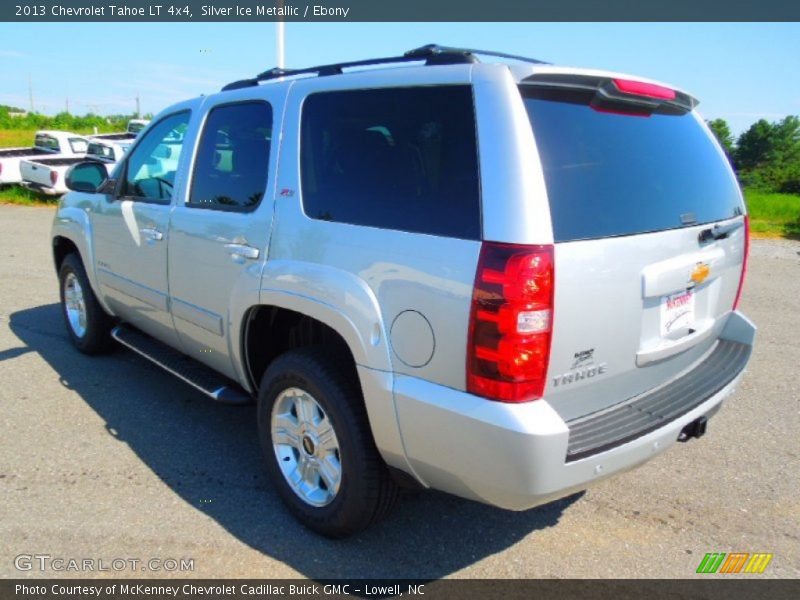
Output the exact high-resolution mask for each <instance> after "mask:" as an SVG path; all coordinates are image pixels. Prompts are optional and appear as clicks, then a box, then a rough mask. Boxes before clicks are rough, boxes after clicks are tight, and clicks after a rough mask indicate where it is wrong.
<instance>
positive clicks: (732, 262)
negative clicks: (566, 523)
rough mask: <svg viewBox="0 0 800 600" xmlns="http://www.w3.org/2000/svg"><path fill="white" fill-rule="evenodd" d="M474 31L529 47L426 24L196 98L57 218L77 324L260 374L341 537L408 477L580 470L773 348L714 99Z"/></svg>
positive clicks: (507, 497)
mask: <svg viewBox="0 0 800 600" xmlns="http://www.w3.org/2000/svg"><path fill="white" fill-rule="evenodd" d="M478 54H481V55H484V54H486V55H490V56H496V57H497V56H499V57H501V58H503V59H508V58H518V57H508V56H506V55H498V54H496V53H495V54H493V53H483V52H478V51H474V50H460V49H452V48H444V47H439V46H426V47H424V48H420V49H417V50H414V51H411V52H409V53H407V54H405V55H403V56H400V57H392V58H387V59H374V60H366V61H359V62H356V63H345V64H336V65H326V66H322V67H314V68H310V69H302V70H297V71H286V70H281V69H273V70H271V71H267V72H265V73H262V74H261V75H259V76H258V77H256V78H253V79H247V80H243V81H238V82H234V83H233V84H230V85H228V86H226V87H225V88H224V89H223V91H221V92H220V93H217V94H213V95H209V96H203V97H200V98H195V99H193V100H188V101H186V102H182V103H179V104H176V105H175V106H172V107H170V108H168V109H167V110H165V111H164V112H163V113H162V114H160V115H159V116H158V117H157V118H156V119H154V120H153V122H152V123H151V124H150V125H149V126H148V127H147V129H146V130H145V131H143V132H142V133H141V134H140V135H139V137H138V138H137V140H136V143H135V145H134V146H133V147H132V148H131V150H130V151H129V152H128V154H127V155H126V157H125V159H124V160H123V161H121V162H120V164H119V165H118V166H117V168H116V170H115V171H114V172H113V173H112V174H111V175H110V176H108V177H107V174H106V169H105V167H104V166H103V165H98V164H97V163H83V164H80V165H78V166H76V167H74V168H73V169H72V171H71V172H70V174H69V186H70V189H71V190H73V191H72V192H71V193H69V194H67V195H66V196H65V197H64V198H63V199H62V200H61V202H60V205H59V208H58V213H57V215H56V217H55V222H54V225H53V237H52V240H53V252H54V258H55V263H56V268H57V270H58V274H59V279H60V287H61V299H62V304H63V312H64V317H65V320H66V324H67V331H68V332H69V335H70V337H71V339H72V342H73V343H74V344H75V346H76V347H77V348H78V349H79V350H80V351H82V352H85V353H87V354H93V353H97V352H100V351H103V350H106V349H107V348H108V347H109V345H110V341H111V340H116V341H117V342H119V343H121V344H123V345H124V346H127V347H128V348H130V349H132V350H134V351H135V352H138V353H139V354H141V355H143V356H144V357H146V358H148V359H149V360H151V361H153V362H155V363H156V364H158V365H160V366H162V367H163V368H165V369H166V370H168V371H170V372H171V373H173V374H175V375H176V376H178V377H180V378H182V379H184V380H185V381H186V382H188V383H189V384H191V385H193V386H194V387H196V388H197V389H199V390H200V391H202V392H205V393H206V394H208V395H209V396H211V397H212V398H214V399H216V400H219V401H221V402H228V403H242V402H247V401H250V400H251V399H252V398H256V399H257V402H258V408H257V423H254V426H257V427H258V432H259V434H260V438H261V443H262V447H263V451H264V456H265V458H266V464H267V468H268V470H269V472H270V474H271V477H272V480H273V482H274V485H275V488H276V490H277V491H278V493H279V494H280V496H281V497H282V498H283V500H284V501H285V503H286V504H287V506H288V507H289V509H290V510H291V512H292V513H293V514H294V515H295V516H296V517H297V518H299V519H300V521H302V522H303V523H304V524H306V525H307V526H309V527H311V528H312V529H314V530H315V531H318V532H320V533H322V534H325V535H328V536H335V537H340V536H345V535H349V534H353V533H355V532H357V531H359V530H362V529H364V528H365V527H367V526H369V525H370V524H372V523H374V522H375V521H376V520H378V519H379V518H381V517H382V516H384V515H385V514H386V513H387V512H388V511H389V509H390V508H391V506H392V504H393V503H394V501H395V499H396V497H397V495H398V490H399V489H400V488H401V487H402V486H404V485H415V486H418V487H423V488H435V489H439V490H443V491H446V492H449V493H452V494H456V495H459V496H462V497H465V498H471V499H474V500H478V501H481V502H486V503H490V504H493V505H496V506H499V507H503V508H506V509H512V510H523V509H527V508H530V507H533V506H536V505H538V504H542V503H544V502H548V501H550V500H553V499H555V498H559V497H562V496H565V495H567V494H570V493H572V492H573V491H576V490H580V489H583V488H585V487H586V486H588V485H590V484H592V483H593V482H595V481H598V480H600V479H602V478H604V477H607V476H609V475H611V474H613V473H616V472H619V471H622V470H625V469H629V468H631V467H634V466H636V465H639V464H641V463H643V462H645V461H646V460H648V459H650V458H652V457H653V456H655V455H656V454H658V453H659V452H661V451H663V450H664V449H666V448H667V447H669V446H671V445H672V444H673V443H674V442H675V441H684V440H687V439H690V438H693V437H700V436H701V435H702V434H703V433H704V432H705V428H706V421H707V419H708V418H709V417H710V416H711V415H713V414H714V413H715V412H716V411H717V410H718V409H719V407H720V405H721V403H722V401H723V399H724V398H725V397H726V396H728V395H730V394H731V392H732V391H733V389H734V387H735V386H736V384H737V382H738V381H739V379H740V377H741V375H742V372H743V370H744V368H745V365H746V364H747V361H748V359H749V357H750V353H751V348H752V344H753V338H754V333H755V328H754V327H753V325H752V324H751V323H750V321H748V320H747V318H745V317H744V316H743V315H742V314H741V313H739V312H738V311H737V305H738V302H739V296H740V294H741V289H742V282H743V277H744V271H745V262H746V257H747V244H748V241H747V240H748V228H747V223H748V221H747V215H746V210H745V205H744V203H743V201H742V196H741V193H740V190H739V188H738V186H737V183H736V179H735V177H734V174H733V172H732V171H731V168H730V166H729V164H728V162H727V160H726V158H725V155H724V154H723V152H722V150H721V149H720V147H719V145H718V144H717V143H716V141H715V140H714V138H713V137H712V134H711V133H710V132H709V129H708V128H707V127H706V126H705V124H704V122H703V120H702V119H701V118H700V117H699V116H698V114H697V113H696V112H695V110H694V107H695V105H696V103H697V102H696V100H695V99H694V98H692V97H691V96H690V95H688V94H686V93H685V92H682V91H680V90H677V89H675V88H673V87H670V86H665V85H663V84H660V83H655V82H652V81H649V80H645V79H641V78H638V77H632V76H629V75H621V74H617V73H609V72H603V71H592V70H583V69H575V68H564V67H558V66H553V65H549V64H543V63H540V62H539V61H534V60H530V59H520V60H517V61H516V62H514V63H513V64H510V63H508V62H495V63H487V62H479V61H478V60H477V58H476V55H478ZM359 67H370V68H366V69H363V68H362V69H360V68H359Z"/></svg>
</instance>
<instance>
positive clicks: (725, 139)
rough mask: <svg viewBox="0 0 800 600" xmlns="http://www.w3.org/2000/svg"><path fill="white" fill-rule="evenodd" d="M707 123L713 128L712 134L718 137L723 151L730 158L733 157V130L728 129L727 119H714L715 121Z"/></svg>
mask: <svg viewBox="0 0 800 600" xmlns="http://www.w3.org/2000/svg"><path fill="white" fill-rule="evenodd" d="M707 123H708V126H709V127H710V128H711V132H712V133H713V134H714V135H715V136H716V138H717V140H719V143H720V144H721V145H722V148H723V150H725V154H727V155H728V157H733V142H734V139H733V134H732V133H731V128H730V127H728V122H727V121H726V120H725V119H714V120H713V121H707Z"/></svg>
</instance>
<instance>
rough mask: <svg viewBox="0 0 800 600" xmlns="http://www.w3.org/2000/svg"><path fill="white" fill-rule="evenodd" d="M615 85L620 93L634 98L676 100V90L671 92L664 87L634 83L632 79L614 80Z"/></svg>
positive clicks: (639, 82)
mask: <svg viewBox="0 0 800 600" xmlns="http://www.w3.org/2000/svg"><path fill="white" fill-rule="evenodd" d="M614 85H615V86H617V89H618V90H619V91H620V92H623V93H625V94H633V95H634V96H646V97H647V98H660V99H662V100H675V90H671V89H669V88H667V87H664V86H663V85H656V84H654V83H645V82H644V81H633V80H630V79H614Z"/></svg>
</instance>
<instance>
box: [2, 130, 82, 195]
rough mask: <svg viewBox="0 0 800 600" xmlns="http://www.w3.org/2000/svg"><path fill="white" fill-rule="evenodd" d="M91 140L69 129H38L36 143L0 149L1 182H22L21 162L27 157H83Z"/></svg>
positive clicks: (35, 137)
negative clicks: (24, 146) (28, 145)
mask: <svg viewBox="0 0 800 600" xmlns="http://www.w3.org/2000/svg"><path fill="white" fill-rule="evenodd" d="M88 146H89V140H87V139H86V138H85V137H83V136H80V135H78V134H76V133H70V132H68V131H37V132H36V135H35V136H34V145H33V146H30V147H27V148H2V149H0V184H7V183H20V182H21V181H22V174H21V173H20V162H21V161H23V160H25V159H29V158H30V159H36V158H43V157H45V156H46V157H54V156H58V157H61V158H66V157H78V156H80V157H82V156H84V155H85V154H86V150H87V148H88Z"/></svg>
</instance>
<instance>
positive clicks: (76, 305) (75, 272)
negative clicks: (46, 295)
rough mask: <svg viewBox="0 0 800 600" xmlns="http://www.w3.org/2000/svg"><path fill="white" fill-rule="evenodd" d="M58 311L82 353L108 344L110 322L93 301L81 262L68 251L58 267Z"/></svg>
mask: <svg viewBox="0 0 800 600" xmlns="http://www.w3.org/2000/svg"><path fill="white" fill-rule="evenodd" d="M58 281H59V288H60V293H61V314H62V315H63V316H64V323H65V324H66V326H67V333H68V334H69V337H70V340H72V344H73V345H74V346H75V347H76V348H77V349H78V350H80V351H81V352H83V353H84V354H90V355H91V354H100V353H102V352H106V351H108V349H109V348H110V346H111V336H110V332H111V328H112V327H113V325H114V323H113V321H112V319H111V317H109V316H108V314H106V312H105V311H104V310H103V307H101V306H100V303H99V302H98V301H97V297H96V296H95V295H94V292H93V291H92V286H91V284H90V283H89V278H88V277H87V276H86V270H85V269H84V267H83V262H82V261H81V259H80V257H79V256H78V255H77V254H69V255H67V256H66V257H65V258H64V261H63V262H62V263H61V268H60V269H59V271H58Z"/></svg>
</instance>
